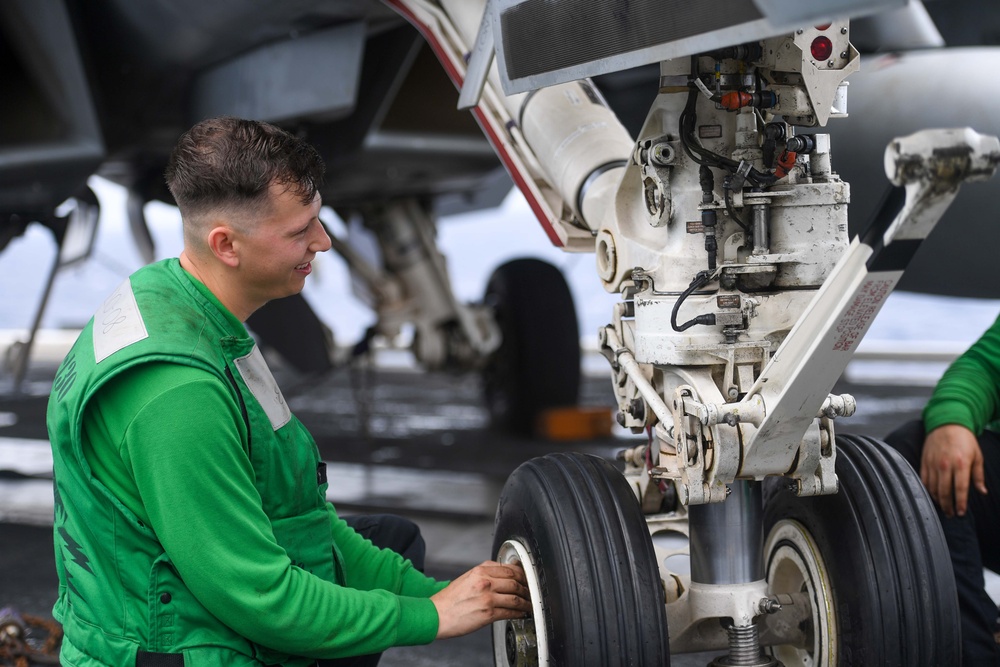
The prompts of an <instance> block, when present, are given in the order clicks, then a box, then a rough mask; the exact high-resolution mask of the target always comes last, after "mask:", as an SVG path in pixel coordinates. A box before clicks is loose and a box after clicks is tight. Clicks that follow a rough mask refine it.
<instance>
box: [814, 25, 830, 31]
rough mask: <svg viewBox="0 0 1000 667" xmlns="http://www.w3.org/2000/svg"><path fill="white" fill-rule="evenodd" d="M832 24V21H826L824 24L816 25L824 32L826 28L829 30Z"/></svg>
mask: <svg viewBox="0 0 1000 667" xmlns="http://www.w3.org/2000/svg"><path fill="white" fill-rule="evenodd" d="M831 25H833V24H832V23H824V24H822V25H818V26H816V29H817V30H819V31H820V32H822V31H824V30H828V29H829V28H830V26H831Z"/></svg>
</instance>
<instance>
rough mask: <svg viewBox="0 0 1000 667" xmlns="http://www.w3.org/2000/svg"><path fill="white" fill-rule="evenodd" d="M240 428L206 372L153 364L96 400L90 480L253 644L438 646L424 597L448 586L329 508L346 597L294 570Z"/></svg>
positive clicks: (357, 649) (91, 415)
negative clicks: (151, 534)
mask: <svg viewBox="0 0 1000 667" xmlns="http://www.w3.org/2000/svg"><path fill="white" fill-rule="evenodd" d="M242 423H243V419H242V416H241V415H240V414H239V413H238V407H237V406H235V405H234V403H233V401H232V399H231V398H230V396H229V393H228V390H227V388H226V387H225V386H223V385H222V384H221V383H220V381H219V380H218V379H217V378H216V377H214V376H213V375H211V374H210V373H207V372H205V371H203V370H201V369H197V368H193V367H188V366H181V365H177V364H170V363H151V364H145V365H143V366H140V367H138V368H136V369H133V370H131V371H128V372H126V373H124V374H123V375H122V376H120V377H118V378H115V379H114V380H113V381H111V382H110V383H108V384H107V385H106V386H105V387H104V388H102V390H101V392H99V393H98V395H97V396H96V397H95V400H94V401H93V402H92V403H91V405H90V406H89V408H88V411H87V413H86V416H85V419H84V429H85V433H86V438H85V441H86V443H87V444H86V445H85V450H84V453H85V456H86V457H87V459H88V462H89V463H90V465H91V468H92V469H93V471H94V474H95V477H96V478H97V479H98V480H99V481H101V482H102V483H103V484H104V485H105V486H107V487H108V488H109V489H110V490H111V491H112V492H113V493H114V495H115V496H117V497H118V498H119V499H120V500H121V501H122V503H123V504H124V505H125V506H126V507H127V508H128V509H130V510H131V511H132V512H134V513H135V514H136V516H137V517H138V518H139V519H140V520H141V521H143V522H146V523H147V525H149V526H151V527H152V529H153V530H154V531H155V533H156V535H157V538H158V539H159V541H160V542H161V543H162V545H163V547H164V549H165V550H166V552H167V553H169V554H170V557H171V560H172V562H173V563H174V564H175V566H176V568H177V570H178V572H179V574H180V576H181V578H182V579H183V580H184V581H185V583H186V584H187V585H188V587H189V588H190V589H191V591H192V592H193V593H194V595H195V596H196V597H197V598H198V600H199V601H200V602H201V603H202V604H203V605H204V606H205V607H206V608H207V609H208V610H209V611H210V612H211V613H212V614H214V615H215V616H217V617H218V618H219V619H220V620H221V621H222V622H223V623H225V624H226V625H228V626H230V627H231V628H233V629H234V630H236V631H237V632H238V633H239V634H241V635H243V636H245V637H247V638H249V639H251V640H252V641H254V642H255V643H258V644H261V645H264V646H268V647H270V648H272V649H276V650H279V651H283V652H287V653H291V654H297V655H311V656H322V657H333V656H338V655H345V654H358V653H361V654H364V653H370V652H376V651H380V650H384V649H385V648H387V647H390V646H396V645H407V644H421V643H428V642H430V641H432V640H433V639H434V637H435V635H436V633H437V613H436V610H435V609H434V605H433V603H432V602H431V601H430V600H429V599H428V598H429V596H430V595H432V594H433V593H435V592H437V591H438V590H440V589H441V588H442V587H443V584H440V583H438V582H435V581H434V580H432V579H430V578H427V577H425V576H423V575H422V574H421V573H419V572H417V571H416V570H414V569H413V568H412V565H411V564H410V563H409V562H408V561H403V560H402V559H401V558H400V557H399V556H398V555H396V554H395V553H393V552H390V551H383V550H378V549H376V548H374V547H373V546H372V545H371V543H370V542H368V541H367V540H364V539H363V538H362V537H361V536H360V535H358V534H357V533H356V532H355V531H354V530H353V529H351V528H350V527H349V526H348V525H347V524H346V523H345V522H344V521H343V520H341V519H340V518H338V517H337V515H336V512H335V511H334V509H333V507H332V506H330V505H328V507H329V512H330V527H331V530H332V531H333V536H334V541H335V543H336V544H337V545H338V548H339V550H340V552H341V554H342V556H343V560H344V570H345V575H346V583H347V587H341V586H337V585H335V584H333V583H330V582H327V581H324V580H322V579H320V578H319V577H315V576H313V575H311V574H309V573H308V572H306V571H304V570H302V569H300V568H298V567H295V566H294V564H293V563H291V562H290V561H289V558H288V556H287V555H286V554H285V551H284V550H283V549H282V548H281V547H280V546H279V545H278V544H277V542H276V541H275V538H274V535H273V534H272V532H271V528H270V523H269V520H268V518H267V516H266V515H265V514H264V511H263V509H262V507H261V498H260V496H259V494H258V492H257V490H256V488H255V486H254V471H253V468H252V466H251V462H250V459H249V456H248V454H247V452H246V451H244V449H243V447H242V445H241V438H240V433H239V431H238V429H239V428H240V425H241V424H242ZM331 483H333V484H335V483H336V480H331Z"/></svg>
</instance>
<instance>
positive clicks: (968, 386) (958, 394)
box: [886, 319, 1000, 667]
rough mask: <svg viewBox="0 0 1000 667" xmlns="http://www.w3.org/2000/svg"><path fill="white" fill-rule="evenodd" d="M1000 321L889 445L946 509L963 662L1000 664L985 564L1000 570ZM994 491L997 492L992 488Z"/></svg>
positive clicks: (944, 516)
mask: <svg viewBox="0 0 1000 667" xmlns="http://www.w3.org/2000/svg"><path fill="white" fill-rule="evenodd" d="M998 418H1000V319H998V320H997V321H996V322H995V323H994V324H993V326H992V327H990V328H989V329H988V330H987V331H986V333H984V334H983V336H982V337H981V338H980V339H979V340H978V341H976V343H975V344H973V345H972V347H970V348H969V349H968V350H967V351H966V352H965V353H964V354H963V355H962V356H961V357H959V358H958V359H956V360H955V362H954V363H953V364H952V365H951V366H950V367H949V368H948V370H947V371H946V372H945V374H944V375H943V376H942V378H941V380H940V381H939V382H938V384H937V385H936V386H935V388H934V392H933V394H932V395H931V398H930V400H929V401H928V403H927V406H926V407H925V408H924V411H923V420H922V421H918V422H911V423H909V424H906V425H904V426H903V427H901V428H899V429H897V430H896V431H894V432H893V433H892V434H890V435H889V436H888V437H887V438H886V442H887V443H889V445H891V446H892V447H894V448H895V449H897V450H898V451H899V452H900V453H901V454H903V456H904V457H905V458H906V459H907V461H909V462H910V465H912V466H913V467H914V469H915V470H919V471H920V478H921V480H922V481H923V483H924V486H925V487H926V488H927V491H928V492H929V493H930V495H931V497H932V498H933V499H934V502H935V503H936V504H937V506H938V508H939V514H940V517H941V525H942V528H943V529H944V534H945V538H946V539H947V541H948V547H949V550H950V552H951V559H952V566H953V569H954V571H955V582H956V584H957V588H958V602H959V613H960V615H961V622H962V664H963V665H965V666H966V667H973V666H975V667H980V666H983V667H985V666H986V665H989V666H991V667H995V666H997V665H1000V650H998V645H997V641H996V639H995V637H994V632H995V631H996V622H997V606H996V604H994V602H993V600H992V599H991V598H990V597H989V595H987V593H986V590H985V587H984V579H983V567H984V566H985V567H987V568H989V569H990V570H993V571H994V572H1000V530H998V529H997V527H998V526H1000V494H998V493H997V490H998V489H1000V434H998V432H997V431H996V430H995V429H994V428H993V426H994V425H995V423H996V421H997V419H998ZM988 490H993V491H994V493H988Z"/></svg>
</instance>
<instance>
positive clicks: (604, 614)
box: [493, 453, 670, 667]
mask: <svg viewBox="0 0 1000 667" xmlns="http://www.w3.org/2000/svg"><path fill="white" fill-rule="evenodd" d="M493 554H494V557H495V558H496V559H497V560H499V561H501V562H511V561H520V562H521V563H522V565H523V567H524V569H525V574H526V575H527V577H528V588H529V590H530V591H531V601H532V607H533V610H534V613H533V615H532V617H530V618H528V619H525V620H523V621H502V622H497V623H494V624H493V653H494V658H495V664H496V665H498V667H526V666H528V665H531V666H536V665H537V666H539V667H544V666H546V665H553V666H554V665H573V666H574V667H615V666H616V665H664V666H669V665H670V650H669V644H668V636H667V616H666V602H665V600H664V595H663V584H662V582H661V581H660V574H659V568H658V567H657V563H656V556H655V555H654V553H653V544H652V541H651V540H650V538H649V532H648V530H647V528H646V522H645V519H644V518H643V516H642V512H641V511H640V509H639V505H638V503H637V502H636V500H635V495H634V494H633V492H632V490H631V489H630V488H629V486H628V483H627V482H626V481H625V478H624V477H623V476H622V475H621V473H619V472H618V471H617V470H615V468H614V467H613V466H612V465H611V464H610V463H608V462H607V461H605V460H604V459H602V458H600V457H597V456H592V455H587V454H575V453H559V454H550V455H548V456H544V457H541V458H536V459H532V460H530V461H528V462H527V463H524V464H522V465H521V466H520V467H519V468H518V469H517V470H515V471H514V472H513V473H512V474H511V476H510V478H509V479H508V480H507V484H506V485H505V486H504V489H503V492H502V493H501V495H500V502H499V505H498V509H497V518H496V529H495V531H494V538H493Z"/></svg>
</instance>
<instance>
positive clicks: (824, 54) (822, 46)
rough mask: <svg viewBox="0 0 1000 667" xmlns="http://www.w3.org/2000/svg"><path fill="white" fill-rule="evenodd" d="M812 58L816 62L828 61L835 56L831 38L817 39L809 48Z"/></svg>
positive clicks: (821, 37)
mask: <svg viewBox="0 0 1000 667" xmlns="http://www.w3.org/2000/svg"><path fill="white" fill-rule="evenodd" d="M809 50H810V51H811V52H812V57H813V58H815V59H816V60H827V59H828V58H829V57H830V56H831V55H832V54H833V42H831V41H830V38H829V37H823V36H820V37H817V38H816V39H814V40H813V41H812V45H811V46H810V47H809Z"/></svg>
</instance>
